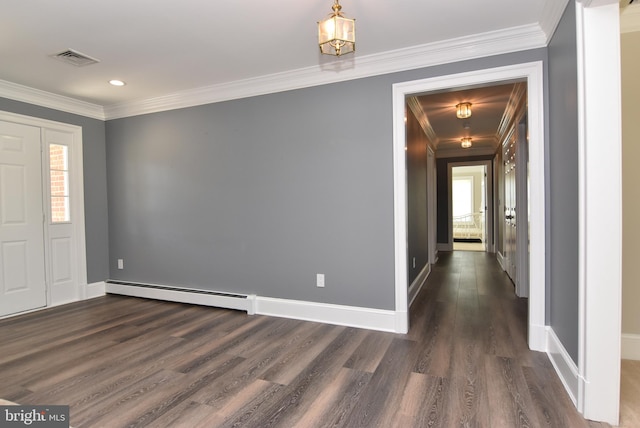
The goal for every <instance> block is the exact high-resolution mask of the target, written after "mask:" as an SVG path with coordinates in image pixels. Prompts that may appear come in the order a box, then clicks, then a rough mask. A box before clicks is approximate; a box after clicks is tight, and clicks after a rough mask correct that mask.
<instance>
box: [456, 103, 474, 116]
mask: <svg viewBox="0 0 640 428" xmlns="http://www.w3.org/2000/svg"><path fill="white" fill-rule="evenodd" d="M456 116H457V117H458V119H466V118H468V117H471V103H460V104H458V105H456Z"/></svg>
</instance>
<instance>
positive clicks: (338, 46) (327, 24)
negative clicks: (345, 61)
mask: <svg viewBox="0 0 640 428" xmlns="http://www.w3.org/2000/svg"><path fill="white" fill-rule="evenodd" d="M331 9H333V13H331V14H329V16H328V17H327V19H325V20H324V21H320V22H318V44H319V45H320V52H321V53H323V54H325V55H335V56H340V55H344V54H346V53H351V52H354V51H355V50H356V20H355V19H349V18H345V17H344V15H343V14H342V12H340V10H341V9H342V6H340V4H339V3H338V0H334V3H333V7H332V8H331Z"/></svg>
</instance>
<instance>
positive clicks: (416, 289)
mask: <svg viewBox="0 0 640 428" xmlns="http://www.w3.org/2000/svg"><path fill="white" fill-rule="evenodd" d="M430 273H431V264H430V263H427V264H426V265H425V266H424V267H423V268H422V270H421V271H420V273H419V274H418V276H417V277H416V279H414V280H413V282H412V283H411V285H410V286H409V307H411V305H412V304H413V301H414V300H415V298H416V296H417V295H418V294H419V293H420V290H422V286H423V285H424V283H425V281H426V280H427V278H428V277H429V274H430Z"/></svg>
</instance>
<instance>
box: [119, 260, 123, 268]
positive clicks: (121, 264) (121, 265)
mask: <svg viewBox="0 0 640 428" xmlns="http://www.w3.org/2000/svg"><path fill="white" fill-rule="evenodd" d="M118 269H124V260H122V259H118Z"/></svg>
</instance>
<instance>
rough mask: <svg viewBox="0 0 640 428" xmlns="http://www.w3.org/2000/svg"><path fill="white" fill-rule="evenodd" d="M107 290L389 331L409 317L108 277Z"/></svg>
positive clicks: (402, 314) (395, 329) (387, 312)
mask: <svg viewBox="0 0 640 428" xmlns="http://www.w3.org/2000/svg"><path fill="white" fill-rule="evenodd" d="M105 291H106V292H107V293H110V294H120V295H125V296H133V297H143V298H147V299H157V300H166V301H171V302H180V303H189V304H194V305H204V306H214V307H219V308H228V309H237V310H241V311H247V313H249V315H254V314H258V315H268V316H274V317H280V318H292V319H298V320H303V321H314V322H321V323H325V324H335V325H344V326H349V327H357V328H366V329H369V330H379V331H389V332H402V328H405V330H406V326H404V324H406V321H405V322H404V323H403V321H402V320H404V319H406V313H396V312H395V311H389V310H382V309H372V308H361V307H357V306H344V305H335V304H329V303H317V302H307V301H300V300H289V299H276V298H271V297H261V296H256V295H239V294H228V293H218V292H207V291H203V290H194V289H187V288H176V287H169V286H162V285H156V284H135V283H122V282H117V281H115V282H111V281H107V282H106V283H105ZM403 326H404V327H403Z"/></svg>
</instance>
